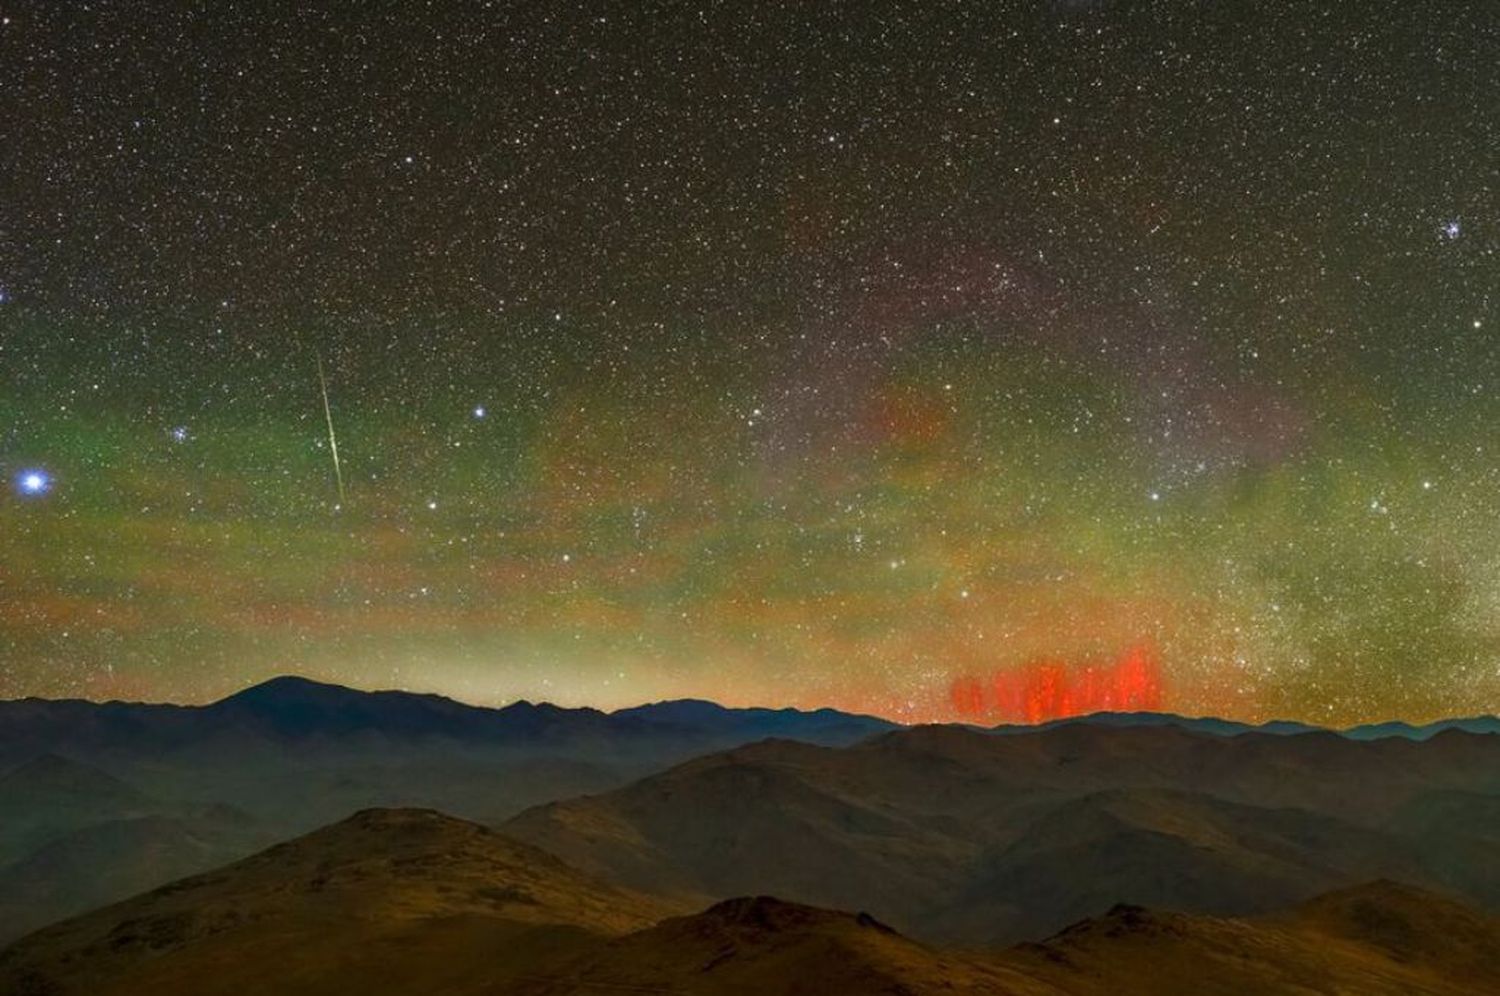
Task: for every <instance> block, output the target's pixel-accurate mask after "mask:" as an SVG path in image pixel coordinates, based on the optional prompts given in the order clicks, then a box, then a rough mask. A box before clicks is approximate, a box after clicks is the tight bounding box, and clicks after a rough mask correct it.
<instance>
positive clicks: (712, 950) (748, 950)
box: [517, 896, 1062, 996]
mask: <svg viewBox="0 0 1500 996" xmlns="http://www.w3.org/2000/svg"><path fill="white" fill-rule="evenodd" d="M611 990H616V991H626V992H643V993H694V994H701V996H717V994H724V996H748V994H752V993H778V994H784V996H826V994H837V993H860V994H865V993H906V994H920V993H951V994H955V996H957V994H971V996H980V994H985V996H1009V994H1014V996H1033V994H1034V996H1046V994H1056V993H1059V992H1061V991H1062V990H1059V989H1058V988H1056V987H1055V986H1054V985H1050V984H1047V983H1044V982H1038V981H1036V980H1033V979H1030V978H1027V977H1026V976H1025V975H1024V974H1022V973H1021V972H1019V971H1016V970H1013V969H1011V968H1009V967H1008V966H1005V965H1003V964H999V963H997V962H996V961H995V960H994V959H986V958H984V957H981V956H975V955H964V954H958V953H952V952H942V951H936V950H933V949H932V948H928V947H925V946H923V945H921V944H918V943H916V942H914V941H911V940H908V939H907V938H905V937H902V936H901V935H900V934H898V933H896V932H895V931H894V930H892V929H891V928H890V927H887V926H885V925H884V924H882V923H880V922H879V921H877V920H875V919H873V918H871V917H869V916H866V915H864V914H858V915H856V914H852V913H841V912H834V911H831V910H823V909H817V908H814V907H810V906H800V905H797V904H795V903H787V902H783V901H781V900H779V899H773V898H770V897H767V896H758V897H754V898H741V899H731V900H727V901H725V902H722V903H719V904H717V905H715V906H713V907H711V908H709V909H707V910H705V911H704V912H702V913H698V914H696V915H694V916H684V917H674V918H672V919H669V920H665V921H663V922H662V923H660V924H658V925H657V926H655V927H652V928H650V929H647V930H643V931H640V932H637V933H634V934H630V935H628V936H626V937H622V938H620V939H618V940H615V941H611V942H609V943H608V944H605V945H601V946H600V947H599V948H598V949H597V950H596V951H594V952H591V953H589V954H587V955H584V956H582V957H580V958H578V959H576V960H574V961H573V962H571V963H569V964H567V965H565V966H563V967H561V968H559V969H557V970H555V971H554V972H553V973H552V975H551V976H550V977H548V978H544V979H536V980H533V981H532V982H531V983H530V984H529V985H523V986H522V987H520V988H519V989H518V990H517V993H518V994H523V993H524V994H527V996H563V994H584V993H598V992H607V991H611Z"/></svg>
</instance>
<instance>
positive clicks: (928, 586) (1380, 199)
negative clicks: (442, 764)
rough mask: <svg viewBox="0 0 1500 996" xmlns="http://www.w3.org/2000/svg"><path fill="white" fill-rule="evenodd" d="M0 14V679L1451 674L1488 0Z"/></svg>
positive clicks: (967, 696) (1487, 392) (1493, 484)
mask: <svg viewBox="0 0 1500 996" xmlns="http://www.w3.org/2000/svg"><path fill="white" fill-rule="evenodd" d="M0 14H3V17H0V95H3V97H4V100H5V106H6V107H7V108H8V110H7V113H6V119H7V124H6V126H5V127H6V130H7V133H8V135H9V136H10V139H9V140H8V141H6V142H3V143H0V185H3V188H4V189H5V190H6V191H7V196H6V197H5V198H4V199H3V203H0V376H3V377H4V390H3V391H0V473H3V474H4V477H5V479H6V480H7V481H9V482H10V484H11V487H10V488H9V489H7V490H6V492H5V493H4V495H3V497H0V696H21V695H30V694H36V695H49V696H57V695H83V696H89V697H96V698H97V697H126V698H151V699H158V698H166V699H174V700H180V701H198V700H203V699H207V698H212V697H216V696H218V695H221V694H224V693H227V692H229V691H232V690H234V689H236V688H238V687H241V686H243V685H245V684H247V683H250V682H252V681H255V680H259V679H261V678H264V677H268V676H270V675H273V674H277V673H285V672H298V673H303V674H307V675H309V676H312V677H319V678H325V679H330V680H337V681H342V682H346V683H350V684H354V685H359V686H364V687H409V688H415V689H422V690H433V691H438V692H442V693H445V694H450V695H455V696H457V697H460V698H465V699H468V700H471V701H484V702H497V701H505V700H509V699H512V698H515V697H518V696H519V697H527V698H532V699H548V700H552V701H556V702H560V703H564V704H582V703H587V704H594V705H600V706H606V707H612V706H619V705H625V704H633V703H636V702H640V701H645V700H651V699H659V698H665V697H676V696H685V695H692V696H699V697H709V698H715V699H718V700H721V701H725V702H730V703H756V704H770V705H781V704H795V705H804V706H806V705H814V706H815V705H833V706H838V707H842V708H849V709H859V710H865V711H874V712H879V713H882V714H886V715H890V716H894V717H898V718H903V719H922V720H928V719H953V718H973V717H974V716H976V715H978V716H982V717H988V718H989V719H991V720H994V721H998V720H1001V719H1014V718H1026V708H1025V707H1024V706H1022V705H1017V704H1016V703H1018V702H1024V701H1026V700H1027V696H1028V695H1029V694H1031V692H1029V691H1027V689H1028V688H1031V686H1029V685H1027V684H1026V682H1027V681H1030V680H1032V679H1031V678H1027V677H1026V676H1028V675H1029V676H1032V677H1033V678H1035V681H1038V682H1053V683H1056V682H1062V683H1063V684H1064V685H1066V686H1067V687H1069V688H1071V689H1073V691H1074V692H1076V697H1075V698H1069V699H1067V700H1066V701H1064V698H1063V697H1059V696H1060V693H1056V690H1055V689H1053V690H1052V691H1048V692H1047V693H1046V695H1047V696H1050V697H1048V698H1047V699H1046V702H1045V704H1044V705H1043V706H1041V707H1037V706H1036V705H1035V703H1034V702H1033V713H1034V714H1035V715H1045V714H1051V713H1053V712H1058V711H1069V710H1070V709H1072V708H1073V707H1081V705H1082V704H1084V703H1087V704H1089V705H1091V706H1099V705H1103V706H1106V707H1113V706H1119V705H1125V704H1136V705H1139V704H1141V703H1142V702H1144V701H1146V700H1144V699H1141V698H1139V694H1140V689H1142V688H1149V689H1150V693H1151V698H1150V700H1149V704H1150V705H1151V706H1152V707H1160V708H1166V709H1171V710H1174V711H1179V712H1186V713H1195V714H1201V713H1215V714H1219V715H1224V716H1228V717H1232V718H1240V719H1266V718H1270V717H1272V716H1278V717H1285V718H1293V719H1304V720H1312V721H1317V722H1325V723H1354V722H1359V721H1365V720H1373V719H1385V718H1390V717H1401V718H1407V719H1412V720H1423V719H1430V718H1433V717H1436V716H1438V715H1449V714H1455V713H1465V714H1472V713H1477V712H1485V711H1496V710H1500V491H1497V488H1500V463H1497V453H1496V452H1495V451H1496V448H1497V447H1500V440H1497V438H1496V436H1495V431H1494V428H1495V426H1496V425H1497V424H1500V401H1497V393H1496V391H1497V386H1500V344H1497V342H1496V340H1495V338H1494V335H1495V332H1496V330H1497V329H1500V316H1497V315H1496V314H1495V306H1496V301H1495V300H1494V297H1495V295H1496V293H1497V292H1500V290H1497V289H1500V256H1497V247H1500V227H1497V226H1500V219H1497V208H1500V197H1497V193H1500V156H1497V154H1496V150H1497V149H1500V62H1497V60H1496V59H1494V57H1493V55H1494V52H1495V51H1497V46H1500V14H1497V13H1496V12H1495V11H1494V10H1492V9H1490V6H1489V5H1488V4H1485V3H1482V2H1463V3H1456V4H1452V5H1447V6H1445V7H1443V8H1442V10H1441V11H1440V12H1439V11H1437V10H1436V9H1433V8H1430V7H1429V6H1428V5H1421V4H1410V3H1396V2H1377V3H1372V4H1366V5H1361V6H1360V7H1359V8H1358V9H1357V10H1355V9H1353V8H1348V7H1347V5H1342V4H1336V3H1331V2H1322V3H1279V4H1254V5H1251V4H1190V3H1181V2H1166V0H1158V2H1142V3H1126V2H1123V0H1121V2H1108V0H1101V2H1051V3H958V2H944V3H901V2H893V3H887V4H856V3H819V4H791V3H764V4H754V5H741V4H732V3H711V2H710V3H697V4H679V3H641V2H632V3H589V4H580V5H564V4H529V3H477V2H476V3H458V2H427V3H417V2H404V3H395V2H382V3H374V4H368V5H363V6H361V8H360V11H359V13H358V15H357V16H356V14H354V13H352V12H351V11H350V10H348V9H344V8H343V7H342V6H340V5H333V4H307V3H296V4H294V3H290V2H282V0H268V2H265V3H258V4H249V5H224V4H207V3H195V2H183V3H145V2H97V3H77V4H73V3H69V4H55V3H36V2H30V3H28V2H21V3H11V4H7V5H5V7H4V9H3V10H0ZM325 388H326V390H325ZM325 401H326V408H325ZM335 447H336V450H337V453H336V458H337V459H335V453H334V450H335ZM341 491H342V493H343V498H342V499H341V498H340V492H341ZM1120 662H1124V663H1120ZM1143 662H1145V663H1143ZM1127 664H1128V667H1127V666H1126V665H1127ZM1148 665H1149V666H1148ZM1143 668H1144V669H1145V670H1144V671H1143V670H1142V669H1143ZM1127 672H1128V674H1129V676H1130V688H1131V692H1130V696H1133V697H1129V699H1128V702H1127V701H1126V699H1122V698H1118V697H1111V696H1113V695H1115V693H1114V692H1111V691H1109V688H1108V687H1107V682H1106V683H1105V684H1104V685H1101V684H1100V681H1102V680H1104V679H1103V678H1101V676H1107V675H1112V674H1117V673H1118V674H1125V673H1127ZM1147 672H1149V673H1147ZM1049 687H1050V686H1049ZM1032 690H1033V691H1034V690H1035V689H1032ZM1122 694H1123V693H1122ZM1036 708H1040V709H1041V712H1035V710H1036Z"/></svg>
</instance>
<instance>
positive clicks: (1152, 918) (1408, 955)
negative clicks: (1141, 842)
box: [0, 810, 1500, 996]
mask: <svg viewBox="0 0 1500 996" xmlns="http://www.w3.org/2000/svg"><path fill="white" fill-rule="evenodd" d="M677 909H678V907H676V904H674V903H671V902H664V901H661V900H657V899H652V898H649V897H647V896H644V895H641V894H639V893H634V892H631V891H629V890H626V889H622V888H619V887H616V886H612V885H609V884H606V883H604V882H602V881H600V880H598V879H595V878H592V877H590V876H587V875H584V874H582V873H579V872H577V871H575V870H573V869H571V868H569V867H567V866H566V865H564V864H562V863H561V862H559V861H557V860H556V859H554V858H551V857H549V856H547V855H545V854H543V853H541V852H539V851H536V850H535V849H533V848H530V847H527V846H526V845H523V844H519V843H517V842H515V841H512V840H509V839H507V838H506V837H504V836H502V835H500V834H497V833H495V832H493V831H490V830H486V829H485V828H483V827H480V826H477V825H475V824H472V823H468V822H466V821H463V820H457V819H454V818H452V817H448V816H444V815H442V814H439V813H434V812H430V811H418V810H381V811H369V812H364V813H359V814H357V815H355V816H354V817H352V818H350V819H348V820H345V821H343V822H341V823H338V824H335V825H333V826H330V827H326V828H324V829H322V830H319V831H317V832H315V833H313V834H309V835H307V836H305V837H302V838H299V839H297V840H294V841H290V842H288V843H285V844H281V845H277V846H276V847H273V848H271V849H269V850H267V851H263V852H261V853H260V854H257V855H256V856H254V857H252V858H249V859H246V860H244V861H241V862H238V863H236V864H233V865H229V866H227V867H224V868H221V869H219V870H217V871H214V872H211V873H208V874H205V875H199V876H195V877H192V878H187V879H183V880H181V881H179V882H176V883H173V884H172V885H170V886H167V887H165V888H162V889H158V890H156V891H154V892H150V893H146V894H144V895H142V896H138V897H136V898H134V899H131V900H128V901H126V902H123V903H120V904H117V905H115V906H112V907H109V908H106V909H103V910H99V911H97V912H94V913H91V914H88V915H86V916H82V917H79V918H76V919H74V920H70V921H66V922H64V923H61V924H58V925H56V926H54V927H51V928H48V929H45V930H42V931H39V932H37V933H35V934H32V935H30V936H29V937H27V938H24V939H23V940H21V941H20V942H18V943H17V944H15V945H13V946H12V947H10V948H9V949H6V950H4V951H3V952H0V994H4V996H23V994H24V996H68V994H96V993H97V994H101V996H149V994H155V993H164V992H184V993H194V994H204V996H216V994H224V996H227V994H230V993H244V992H267V993H278V994H302V996H314V994H316V996H334V994H346V993H351V992H353V993H360V992H364V993H371V994H395V996H400V994H407V993H411V994H417V993H421V994H438V993H442V994H453V996H468V994H473V996H479V994H498V993H506V994H511V996H586V994H595V993H600V992H638V993H678V994H682V993H692V994H696V996H750V994H762V993H779V994H791V996H798V994H806V996H856V994H858V996H865V994H870V993H891V994H904V996H938V994H945V996H958V994H968V996H1167V994H1177V993H1184V992H1193V993H1205V994H1244V993H1265V994H1277V993H1286V994H1299V996H1311V994H1327V996H1335V994H1349V993H1360V994H1362V996H1395V994H1403V996H1404V994H1416V993H1425V994H1430V996H1457V994H1461V993H1467V994H1473V993H1481V992H1495V991H1500V966H1497V965H1496V963H1495V960H1494V953H1495V952H1496V951H1497V950H1500V921H1497V920H1496V919H1495V918H1494V917H1490V916H1486V915H1484V914H1481V913H1478V912H1476V911H1475V910H1473V909H1471V908H1469V907H1466V906H1464V905H1462V904H1459V903H1455V902H1452V901H1450V900H1448V899H1445V898H1442V897H1440V896H1437V895H1435V894H1432V893H1430V892H1426V891H1423V890H1420V889H1417V888H1413V887H1411V886H1405V885H1397V884H1394V883H1391V882H1376V883H1373V884H1366V885H1362V886H1359V887H1355V888H1351V889H1346V890H1342V891H1338V892H1334V893H1329V894H1325V895H1322V896H1319V897H1316V898H1314V899H1313V900H1311V901H1309V902H1307V903H1305V904H1303V905H1301V906H1300V907H1295V908H1292V909H1289V910H1284V911H1279V912H1275V913H1272V914H1269V915H1265V916H1261V917H1257V918H1251V919H1232V918H1221V917H1212V916H1205V915H1189V914H1183V913H1174V912H1160V911H1153V910H1148V909H1144V908H1141V907H1137V906H1116V907H1114V908H1112V909H1111V910H1109V911H1108V912H1107V913H1105V914H1104V915H1102V916H1100V917H1097V918H1093V919H1089V920H1085V921H1082V922H1080V923H1077V924H1074V925H1072V926H1070V927H1068V928H1067V929H1065V930H1063V931H1061V932H1060V933H1058V934H1056V935H1054V936H1052V937H1050V938H1048V939H1046V940H1045V941H1043V942H1040V943H1030V944H1023V945H1020V946H1018V947H1015V948H1011V949H1008V950H1003V951H992V952H979V951H975V950H972V949H971V950H968V951H956V950H944V949H940V948H934V947H931V946H928V945H925V944H922V943H919V942H917V941H914V940H911V939H909V938H907V937H904V936H902V935H901V934H900V933H898V932H896V931H894V930H892V929H891V928H890V927H888V926H886V925H884V924H883V923H881V922H879V921H878V920H876V919H875V918H873V917H871V916H869V915H867V914H864V913H847V912H839V911H835V910H828V909H819V908H815V907H811V906H807V905H802V904H797V903H791V902H786V901H783V900H779V899H773V898H770V897H766V896H758V897H754V898H736V899H731V900H727V901H724V902H720V903H717V904H714V905H712V906H710V907H709V908H707V909H705V910H703V911H702V912H699V913H696V914H692V915H676V913H677Z"/></svg>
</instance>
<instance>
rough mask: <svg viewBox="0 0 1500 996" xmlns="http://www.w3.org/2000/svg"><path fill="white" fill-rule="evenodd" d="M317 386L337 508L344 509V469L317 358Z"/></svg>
mask: <svg viewBox="0 0 1500 996" xmlns="http://www.w3.org/2000/svg"><path fill="white" fill-rule="evenodd" d="M318 386H319V387H320V388H322V389H323V417H324V418H325V419H326V420H327V421H328V449H329V451H330V452H331V453H332V454H333V476H334V479H335V480H336V481H338V485H339V507H340V508H343V507H344V469H343V468H342V467H341V466H339V439H338V436H336V435H334V433H333V409H332V408H331V407H329V404H328V378H327V377H325V376H323V357H321V356H319V357H318Z"/></svg>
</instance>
